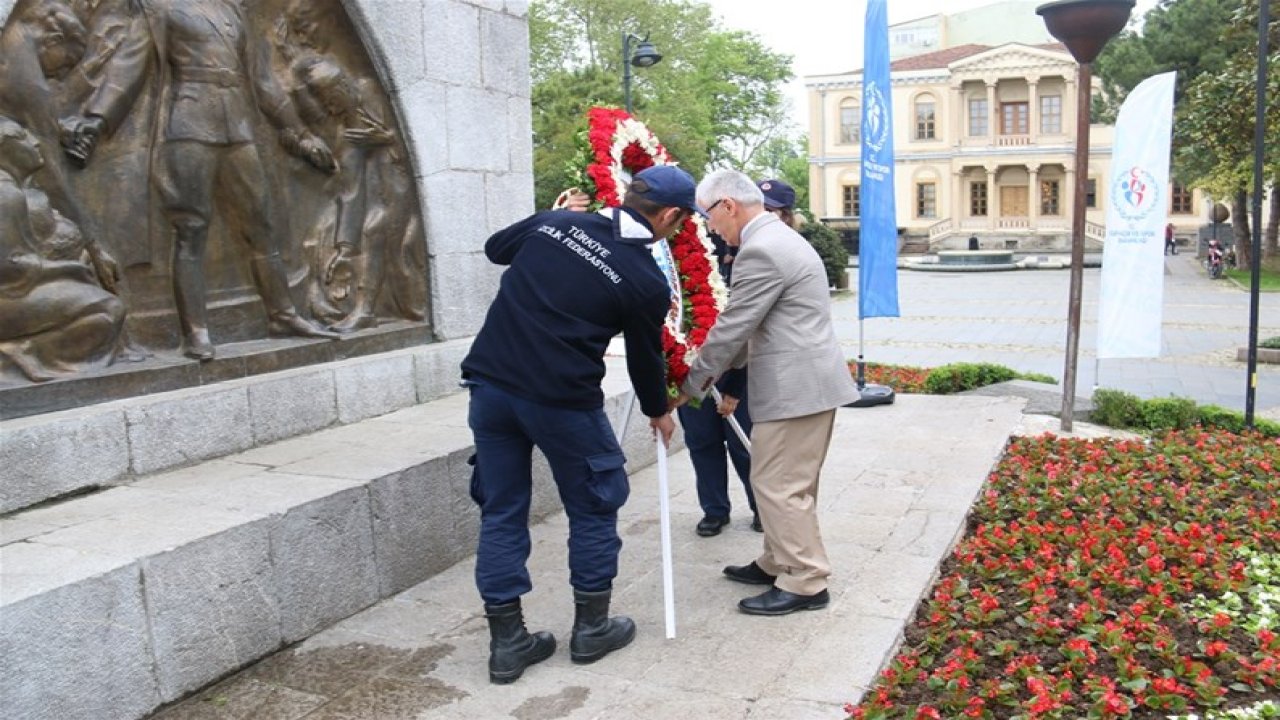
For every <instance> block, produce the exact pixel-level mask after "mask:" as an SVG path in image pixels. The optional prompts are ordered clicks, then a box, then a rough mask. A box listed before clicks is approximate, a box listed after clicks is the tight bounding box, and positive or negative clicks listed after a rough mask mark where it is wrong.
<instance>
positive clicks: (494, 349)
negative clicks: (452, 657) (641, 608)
mask: <svg viewBox="0 0 1280 720" xmlns="http://www.w3.org/2000/svg"><path fill="white" fill-rule="evenodd" d="M694 189H695V184H694V181H693V178H692V177H690V176H689V174H688V173H686V172H685V171H683V170H681V169H679V168H676V167H674V166H670V165H664V166H655V167H651V168H648V169H646V170H643V171H641V172H640V173H638V174H637V175H636V176H635V179H634V180H633V181H632V183H631V186H630V188H629V189H628V191H627V194H626V197H625V199H624V200H623V206H622V207H621V208H605V209H602V210H600V211H599V212H598V213H581V212H573V211H571V210H551V211H546V212H540V213H537V214H535V215H533V216H531V217H529V218H527V219H525V220H522V221H520V222H518V223H516V224H514V225H512V226H510V227H508V228H506V229H505V230H501V231H499V232H497V233H495V234H494V235H493V236H492V237H490V238H489V240H488V241H487V242H486V243H485V254H486V255H487V256H488V257H489V259H490V260H491V261H493V262H495V263H497V264H499V265H508V266H509V267H508V268H507V270H506V272H505V273H503V276H502V281H501V286H500V288H499V290H498V296H497V297H496V298H495V299H494V301H493V305H492V306H490V308H489V314H488V316H487V317H486V318H485V322H484V327H482V328H481V329H480V333H479V334H478V335H477V336H476V339H475V342H474V343H473V344H472V346H471V352H470V354H468V355H467V357H466V359H464V360H463V361H462V376H463V379H464V384H465V385H467V386H469V387H470V392H471V407H470V413H469V417H468V423H469V424H470V426H471V430H472V432H473V433H474V435H475V445H476V455H475V471H474V472H473V474H472V478H471V495H472V498H473V499H474V500H475V501H476V503H477V504H479V505H480V512H481V521H480V540H479V545H478V548H477V551H476V585H477V587H478V588H479V590H480V597H481V598H482V599H483V600H484V603H485V606H484V607H485V616H486V617H487V618H488V620H489V631H490V644H489V650H490V656H489V679H490V680H491V681H492V682H495V683H508V682H513V681H514V680H516V679H517V678H519V677H520V675H521V674H522V673H523V672H524V670H525V668H527V667H528V666H529V665H532V664H534V663H537V662H541V661H542V660H545V659H546V658H548V657H550V656H551V654H552V653H553V652H554V651H555V638H554V636H552V635H551V633H549V632H538V633H533V634H531V633H529V632H528V631H527V630H526V629H525V625H524V617H523V614H522V612H521V608H520V596H522V595H524V594H525V593H527V592H529V590H530V589H532V587H533V584H532V581H531V580H530V578H529V572H528V569H527V568H526V561H527V560H528V557H529V550H530V541H529V505H530V501H531V494H532V487H531V486H532V473H531V462H532V452H533V447H534V446H535V445H536V446H537V447H538V448H539V449H540V450H541V451H542V452H543V454H544V455H546V457H547V461H548V462H549V464H550V465H551V471H552V474H553V475H554V477H555V482H556V485H557V486H558V487H559V491H560V499H561V502H563V503H564V507H565V513H566V514H567V515H568V516H569V582H570V584H571V585H572V586H573V595H574V606H575V615H574V623H573V635H572V639H571V641H570V657H571V659H572V660H573V661H574V662H576V663H590V662H595V661H596V660H599V659H600V658H602V657H604V656H605V655H607V654H609V653H610V652H612V651H613V650H617V649H619V648H622V647H624V646H626V645H627V644H628V643H630V642H631V640H632V639H633V638H634V637H635V623H634V622H632V621H631V619H630V618H626V617H613V618H610V617H609V600H610V594H611V592H612V588H613V578H614V577H615V576H616V575H617V572H618V552H619V551H620V550H621V548H622V540H621V539H620V538H619V537H618V531H617V523H618V509H619V508H620V507H622V505H623V503H625V502H626V500H627V495H628V493H629V492H630V486H629V485H628V482H627V474H626V471H625V470H624V469H623V464H624V463H625V460H626V459H625V458H624V457H623V454H622V448H621V447H620V446H619V444H618V438H617V437H615V436H614V433H613V430H612V428H611V427H610V426H609V420H608V417H607V416H606V415H605V413H604V393H603V391H602V390H601V388H600V382H601V380H602V379H603V378H604V374H605V365H604V353H605V349H606V348H607V346H608V344H609V341H610V339H612V338H613V337H615V336H616V335H617V334H618V333H623V334H624V335H625V338H626V349H627V369H628V371H629V373H630V376H631V383H632V385H633V387H634V388H635V392H636V397H637V399H638V400H639V402H640V409H641V411H642V412H644V414H645V415H646V416H648V417H649V418H650V422H649V424H650V426H651V427H652V428H653V429H654V431H655V432H658V433H661V434H662V437H663V440H664V441H670V439H671V433H672V432H673V430H674V429H675V423H674V421H673V420H672V418H671V416H670V415H669V413H668V408H667V395H666V368H665V362H664V359H663V354H662V323H663V320H664V318H665V317H666V315H667V311H668V309H669V308H670V306H671V302H672V295H671V288H670V287H669V285H668V284H667V281H666V279H665V278H664V277H663V275H662V272H661V271H660V270H659V269H658V266H657V264H656V263H655V262H654V260H653V256H652V255H651V254H650V251H649V248H648V245H650V244H652V243H653V242H654V241H656V240H657V239H659V238H662V237H665V236H667V235H669V234H670V233H671V232H673V231H674V230H676V229H677V228H679V227H680V226H681V225H682V224H683V223H684V221H685V219H686V218H688V216H689V214H690V213H692V212H695V211H696V205H695V204H694Z"/></svg>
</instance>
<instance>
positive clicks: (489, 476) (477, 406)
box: [467, 378, 631, 605]
mask: <svg viewBox="0 0 1280 720" xmlns="http://www.w3.org/2000/svg"><path fill="white" fill-rule="evenodd" d="M467 384H468V385H469V386H470V388H471V405H470V409H469V412H468V415H467V422H468V424H469V425H470V426H471V432H472V434H473V435H474V436H475V444H476V456H475V468H474V470H473V472H472V474H471V498H472V499H473V500H475V502H476V504H478V505H479V506H480V543H479V546H478V547H477V548H476V587H477V588H479V590H480V597H481V598H483V599H484V601H485V602H486V603H489V604H491V605H500V604H503V603H507V602H511V601H512V600H515V599H516V598H518V597H520V596H521V595H524V594H525V593H527V592H529V590H530V589H532V587H533V583H532V582H531V581H530V579H529V571H528V569H527V568H526V566H525V564H526V562H527V560H528V559H529V549H530V542H529V505H530V502H531V499H532V494H533V478H532V462H533V447H534V446H535V445H536V446H537V447H538V449H540V450H541V451H542V453H543V455H545V456H546V458H547V461H548V462H549V464H550V465H551V473H552V475H553V476H554V477H555V482H556V485H557V487H558V488H559V491H560V501H561V502H562V503H563V504H564V509H565V514H566V515H568V517H569V583H570V584H571V585H572V586H573V587H574V589H576V590H582V591H585V592H596V591H600V590H608V589H609V588H611V587H612V586H613V578H614V577H615V576H616V575H617V574H618V553H619V551H621V549H622V538H620V537H618V508H620V507H622V504H623V503H625V502H626V501H627V495H628V494H629V493H630V491H631V486H630V484H629V483H628V481H627V474H626V471H625V470H623V464H624V463H625V458H624V457H623V454H622V448H620V447H619V446H618V440H617V438H616V437H615V436H614V434H613V429H612V428H611V427H609V420H608V418H607V417H606V416H605V414H604V410H603V409H595V410H569V409H565V408H557V407H552V406H549V405H543V404H540V403H536V402H532V401H530V400H525V399H523V398H520V397H517V396H515V395H512V394H511V393H509V392H506V391H505V390H503V389H501V388H499V387H496V386H495V385H493V384H492V383H489V382H486V381H485V380H484V379H482V378H481V379H476V380H473V381H468V383H467Z"/></svg>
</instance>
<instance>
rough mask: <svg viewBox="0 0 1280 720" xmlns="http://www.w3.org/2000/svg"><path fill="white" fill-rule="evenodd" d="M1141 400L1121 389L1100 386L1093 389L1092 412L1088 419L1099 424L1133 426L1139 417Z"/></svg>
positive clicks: (1121, 426)
mask: <svg viewBox="0 0 1280 720" xmlns="http://www.w3.org/2000/svg"><path fill="white" fill-rule="evenodd" d="M1141 408H1142V400H1141V399H1140V398H1139V397H1138V396H1137V395H1134V394H1132V393H1127V392H1125V391H1123V390H1108V389H1106V388H1100V389H1098V390H1094V391H1093V412H1092V413H1090V414H1089V419H1090V420H1091V421H1092V422H1095V423H1097V424H1099V425H1108V426H1110V427H1117V428H1126V427H1135V426H1137V424H1138V419H1139V418H1140V417H1141Z"/></svg>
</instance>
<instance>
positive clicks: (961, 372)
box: [924, 363, 1018, 395]
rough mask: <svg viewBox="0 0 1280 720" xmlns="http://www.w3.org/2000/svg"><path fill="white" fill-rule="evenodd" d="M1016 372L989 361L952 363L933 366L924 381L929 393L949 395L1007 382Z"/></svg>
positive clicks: (1016, 374) (925, 389)
mask: <svg viewBox="0 0 1280 720" xmlns="http://www.w3.org/2000/svg"><path fill="white" fill-rule="evenodd" d="M1016 377H1018V373H1017V372H1016V371H1014V370H1011V369H1010V368H1007V367H1005V366H1003V365H993V364H991V363H952V364H950V365H943V366H942V367H937V368H934V369H933V370H932V371H930V372H929V377H928V378H926V379H925V381H924V391H925V392H926V393H929V394H930V395H950V394H952V393H958V392H964V391H966V390H973V389H975V388H980V387H986V386H987V385H995V384H996V383H1002V382H1007V381H1009V380H1013V379H1014V378H1016Z"/></svg>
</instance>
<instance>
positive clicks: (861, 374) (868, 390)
mask: <svg viewBox="0 0 1280 720" xmlns="http://www.w3.org/2000/svg"><path fill="white" fill-rule="evenodd" d="M857 366H858V371H857V375H856V376H855V377H854V382H855V383H856V384H857V385H858V393H859V394H860V395H861V396H862V397H860V398H858V399H857V400H854V401H853V402H851V403H848V404H846V405H845V406H844V407H851V408H861V407H875V406H876V405H892V404H893V400H894V398H895V397H896V395H894V392H893V388H891V387H889V386H888V385H868V384H867V362H866V361H865V360H863V359H862V353H861V352H859V353H858V361H857Z"/></svg>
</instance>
